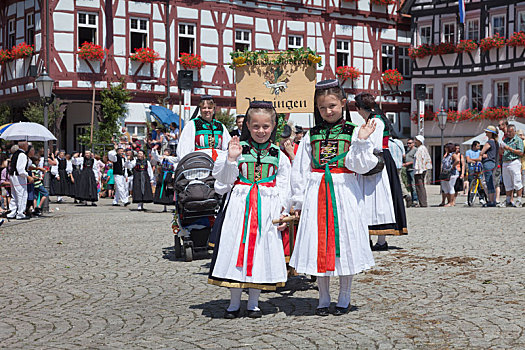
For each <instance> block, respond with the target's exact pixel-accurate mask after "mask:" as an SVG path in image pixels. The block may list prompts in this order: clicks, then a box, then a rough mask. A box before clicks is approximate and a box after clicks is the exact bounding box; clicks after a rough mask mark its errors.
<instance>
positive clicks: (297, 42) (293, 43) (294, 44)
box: [288, 35, 303, 49]
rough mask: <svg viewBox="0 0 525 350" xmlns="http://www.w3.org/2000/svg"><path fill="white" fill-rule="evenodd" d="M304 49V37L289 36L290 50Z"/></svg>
mask: <svg viewBox="0 0 525 350" xmlns="http://www.w3.org/2000/svg"><path fill="white" fill-rule="evenodd" d="M301 47H303V37H302V36H300V35H288V48H289V49H299V48H301Z"/></svg>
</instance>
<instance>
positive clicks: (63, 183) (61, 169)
mask: <svg viewBox="0 0 525 350" xmlns="http://www.w3.org/2000/svg"><path fill="white" fill-rule="evenodd" d="M66 167H67V160H66V159H65V158H64V159H58V174H57V176H56V177H54V178H53V186H52V193H51V195H52V196H69V195H70V194H71V179H70V178H69V175H68V173H67V170H66ZM57 177H58V178H60V180H59V179H58V178H57Z"/></svg>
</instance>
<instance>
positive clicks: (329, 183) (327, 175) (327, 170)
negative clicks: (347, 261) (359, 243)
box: [312, 151, 348, 258]
mask: <svg viewBox="0 0 525 350" xmlns="http://www.w3.org/2000/svg"><path fill="white" fill-rule="evenodd" d="M347 153H348V151H346V152H344V153H341V154H340V155H338V156H335V157H334V158H332V159H331V160H329V161H328V162H326V164H325V166H324V177H325V191H326V192H328V188H330V199H331V201H332V208H333V212H334V232H335V256H336V257H338V258H340V257H341V253H340V247H339V215H338V213H337V202H336V199H335V191H334V180H333V178H332V173H331V172H330V167H329V165H330V164H332V163H336V162H338V161H340V160H341V159H344V158H345V157H346V154H347ZM312 160H313V163H314V168H315V169H322V166H321V165H320V164H319V162H318V161H317V159H315V158H312ZM326 215H328V200H327V201H326ZM325 225H326V234H328V218H327V220H326V222H325ZM327 238H328V237H327Z"/></svg>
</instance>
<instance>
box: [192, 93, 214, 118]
mask: <svg viewBox="0 0 525 350" xmlns="http://www.w3.org/2000/svg"><path fill="white" fill-rule="evenodd" d="M202 101H213V96H212V95H201V99H200V101H199V104H200V103H201V102H202ZM199 111H200V107H199V106H198V105H197V108H195V111H193V115H192V116H191V119H195V118H197V116H198V115H199ZM213 117H214V118H215V114H213Z"/></svg>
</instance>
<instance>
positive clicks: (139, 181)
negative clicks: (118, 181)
mask: <svg viewBox="0 0 525 350" xmlns="http://www.w3.org/2000/svg"><path fill="white" fill-rule="evenodd" d="M148 165H149V162H148V161H147V160H146V159H143V160H140V159H137V160H136V161H135V167H134V168H133V203H151V202H153V191H152V190H151V179H150V177H149V174H148Z"/></svg>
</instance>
